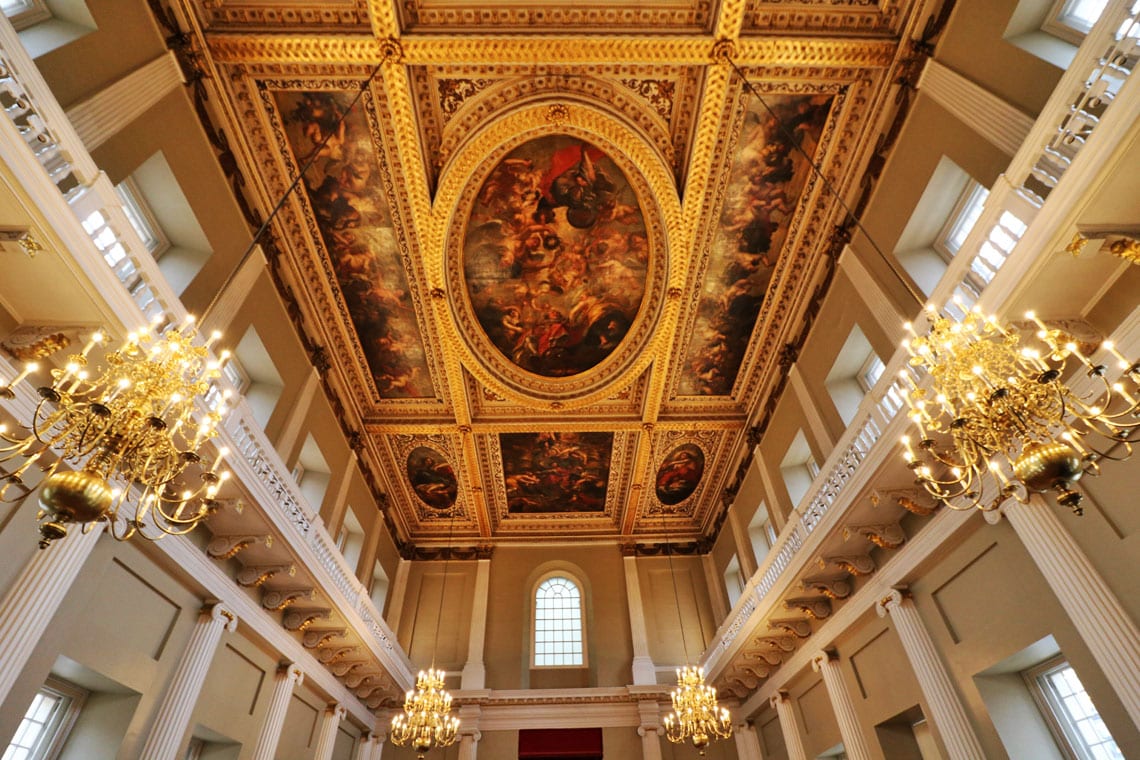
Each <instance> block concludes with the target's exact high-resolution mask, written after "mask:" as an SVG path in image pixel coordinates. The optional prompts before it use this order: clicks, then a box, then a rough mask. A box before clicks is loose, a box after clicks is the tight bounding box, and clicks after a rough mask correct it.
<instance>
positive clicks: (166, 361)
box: [0, 317, 229, 548]
mask: <svg viewBox="0 0 1140 760" xmlns="http://www.w3.org/2000/svg"><path fill="white" fill-rule="evenodd" d="M218 337H219V336H218V335H217V334H215V335H214V336H212V337H211V338H210V339H209V340H206V341H199V339H198V334H197V331H196V330H195V329H194V320H193V318H192V317H191V318H188V319H187V320H186V322H185V323H184V324H183V325H182V326H181V327H168V328H166V329H165V330H163V331H161V332H160V333H158V334H156V333H155V331H154V329H153V328H151V327H147V328H143V329H141V330H138V331H136V332H134V333H131V334H130V335H129V336H128V337H127V340H126V342H125V343H124V344H123V345H122V346H120V347H119V348H118V350H115V351H112V352H110V353H108V354H106V356H104V357H103V364H102V366H99V367H96V368H95V369H94V371H92V370H91V369H90V366H91V365H90V360H89V355H90V353H91V351H92V350H93V349H94V348H95V347H96V346H99V345H101V344H102V343H103V342H104V337H103V335H102V334H101V333H95V334H94V335H93V336H92V337H91V339H90V340H89V341H88V343H87V345H86V346H85V347H84V349H83V351H82V352H81V353H79V354H75V355H72V356H71V357H69V359H68V361H67V363H66V364H65V366H64V367H63V368H61V369H55V370H52V371H51V377H52V381H51V384H50V385H45V386H41V387H39V388H38V389H37V393H38V395H39V397H40V400H39V403H38V404H37V405H36V409H35V412H34V414H33V417H32V420H31V421H30V422H28V423H27V424H26V427H24V428H23V429H22V430H20V431H9V430H7V428H6V427H4V426H2V425H0V465H3V464H6V463H8V462H20V464H19V465H18V466H17V467H15V468H14V469H12V470H11V471H7V472H4V473H3V474H2V475H0V479H2V481H3V482H2V484H0V499H3V500H6V501H18V500H21V499H23V498H25V497H26V496H27V495H28V494H29V493H31V491H32V490H34V486H29V485H28V478H29V475H31V474H33V473H34V471H32V468H33V467H35V468H38V470H39V471H41V472H42V473H43V476H44V477H43V480H42V482H41V483H40V484H39V489H40V510H39V514H38V519H39V522H40V547H41V548H46V547H47V546H48V545H50V544H51V542H52V541H55V540H58V539H60V538H63V537H64V536H66V535H67V533H68V528H69V526H70V525H83V526H84V530H89V529H90V528H91V527H92V526H94V525H95V524H96V523H98V522H100V521H105V522H107V523H108V525H109V529H110V532H111V534H112V535H113V536H114V537H115V538H116V539H119V540H125V539H128V538H130V537H132V536H134V535H141V536H143V537H145V538H148V539H157V538H161V537H162V536H165V535H179V534H183V533H187V532H189V531H190V530H193V529H194V527H195V526H197V525H198V523H200V522H201V521H202V520H203V519H205V518H206V517H208V516H209V515H210V514H211V513H212V512H213V511H214V510H215V509H216V508H217V506H218V504H217V501H216V500H215V499H216V496H217V492H218V489H219V488H220V486H221V484H222V482H223V481H224V480H225V479H226V477H228V473H226V472H222V471H220V467H221V463H222V459H223V457H224V456H225V454H226V450H225V449H224V448H223V449H220V450H219V451H218V452H217V456H216V457H215V458H214V460H213V462H212V463H209V464H208V463H206V461H205V460H204V458H203V449H204V447H205V446H206V445H207V444H208V443H209V442H210V441H211V440H212V439H213V438H214V437H215V436H216V435H217V432H216V429H217V426H218V425H219V424H220V422H221V420H222V418H223V416H224V415H225V413H226V404H227V402H228V395H229V394H228V392H226V393H218V392H217V391H216V390H215V391H214V393H216V396H215V397H214V398H215V403H214V404H213V405H212V406H211V405H209V404H207V403H206V400H205V398H206V396H207V394H208V393H210V392H211V387H212V383H213V382H214V381H215V380H216V379H217V378H218V377H220V376H221V368H222V365H223V363H224V362H225V361H226V359H227V358H228V357H229V353H228V352H223V353H222V354H221V358H220V359H217V360H215V359H212V358H211V357H210V345H211V344H212V343H213V342H214V341H215V340H216V339H217V338H218ZM37 369H38V367H37V366H36V365H34V364H33V365H28V367H26V368H25V370H24V371H23V372H22V373H21V374H20V375H18V376H17V377H16V378H15V379H14V380H12V381H11V382H10V383H7V384H5V385H0V397H7V398H11V397H13V396H14V390H13V389H14V387H15V386H16V385H17V384H18V383H20V382H21V381H23V380H24V379H25V378H26V377H28V376H29V375H30V374H31V373H33V372H35V371H36V370H37ZM64 465H68V467H65V466H64Z"/></svg>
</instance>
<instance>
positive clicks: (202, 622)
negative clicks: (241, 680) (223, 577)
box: [139, 604, 237, 760]
mask: <svg viewBox="0 0 1140 760" xmlns="http://www.w3.org/2000/svg"><path fill="white" fill-rule="evenodd" d="M236 627H237V616H236V615H234V613H233V612H232V611H231V610H229V609H227V608H225V607H224V606H223V605H220V604H215V605H214V606H213V607H211V608H209V609H208V610H204V611H203V614H202V616H201V617H200V618H199V619H198V622H197V623H196V624H195V626H194V631H193V633H191V634H190V642H189V643H188V644H187V645H186V650H185V651H184V652H183V653H182V659H181V661H179V663H178V668H177V669H176V670H175V671H174V677H173V678H172V679H171V680H170V686H169V688H167V690H166V694H165V695H163V698H162V703H161V704H160V705H159V707H158V712H157V713H155V716H154V725H153V726H152V728H151V730H150V735H149V736H147V739H146V744H144V745H143V748H142V752H141V753H140V754H139V758H140V760H174V758H176V757H177V756H178V750H179V747H180V746H181V745H182V738H183V737H184V736H185V735H186V731H187V729H189V728H190V717H191V716H192V715H193V714H194V706H195V705H196V704H198V695H199V694H201V693H202V685H203V684H205V683H206V674H207V673H208V672H209V670H210V663H211V662H212V661H213V659H214V652H216V651H217V649H218V642H219V641H220V640H221V638H222V633H223V632H224V631H227V630H229V631H233V630H234V629H235V628H236Z"/></svg>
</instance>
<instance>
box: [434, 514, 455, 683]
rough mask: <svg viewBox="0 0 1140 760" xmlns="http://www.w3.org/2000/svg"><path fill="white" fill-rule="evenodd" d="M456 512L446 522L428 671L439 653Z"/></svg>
mask: <svg viewBox="0 0 1140 760" xmlns="http://www.w3.org/2000/svg"><path fill="white" fill-rule="evenodd" d="M458 511H459V508H458V507H452V508H451V519H450V520H448V521H447V546H446V547H445V548H444V550H443V551H444V554H443V583H442V584H440V589H439V608H438V609H437V610H436V614H435V641H433V642H432V646H431V668H429V670H435V653H436V652H437V651H439V629H440V628H442V627H443V600H444V598H445V597H446V596H447V566H448V564H449V563H450V562H451V536H452V534H453V533H454V531H455V514H456V513H457V512H458Z"/></svg>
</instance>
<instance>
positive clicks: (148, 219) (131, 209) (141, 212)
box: [115, 177, 170, 259]
mask: <svg viewBox="0 0 1140 760" xmlns="http://www.w3.org/2000/svg"><path fill="white" fill-rule="evenodd" d="M115 193H116V194H117V195H118V196H119V200H120V201H122V203H123V213H124V214H126V215H127V221H128V222H130V223H131V226H132V227H134V228H135V232H137V233H138V236H139V237H140V238H142V241H143V244H144V245H145V246H146V249H147V250H148V251H150V253H151V255H152V256H154V258H156V259H157V258H158V257H159V256H160V255H162V253H163V252H164V251H166V250H167V249H168V248H170V241H169V240H168V239H167V237H166V235H165V234H163V232H162V227H161V226H159V223H158V220H156V219H155V218H154V213H153V212H151V210H150V207H148V206H147V204H146V202H145V201H144V200H143V197H142V193H141V192H140V191H139V189H138V186H137V185H135V182H134V180H132V179H131V178H130V177H127V178H126V179H125V180H123V181H122V182H120V183H119V184H117V185H115Z"/></svg>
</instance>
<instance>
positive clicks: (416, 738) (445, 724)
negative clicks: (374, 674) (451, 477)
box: [388, 507, 459, 759]
mask: <svg viewBox="0 0 1140 760" xmlns="http://www.w3.org/2000/svg"><path fill="white" fill-rule="evenodd" d="M458 512H459V508H458V507H452V512H451V518H450V520H449V522H448V527H447V546H446V547H445V549H444V552H445V553H444V557H443V583H442V584H441V585H440V591H439V607H438V608H437V612H436V620H435V637H434V641H433V643H432V652H431V666H430V667H429V668H428V669H427V670H426V671H424V670H421V671H420V672H419V674H418V675H417V676H416V687H415V688H414V689H412V690H410V691H408V692H407V694H406V695H405V697H404V709H403V711H402V712H399V713H397V714H396V715H394V716H393V717H392V727H391V729H389V732H388V735H389V737H390V738H391V740H392V743H393V744H395V745H396V746H399V747H404V746H410V747H411V748H412V749H413V750H414V751H415V752H416V757H417V758H421V759H422V758H423V757H424V756H425V754H426V753H427V752H428V751H429V750H431V749H433V748H435V747H447V746H450V745H452V744H454V743H455V740H456V739H457V738H458V736H459V718H457V717H455V716H454V715H452V714H451V694H450V693H449V692H448V691H447V687H446V685H445V683H444V679H445V678H446V677H447V674H446V673H445V672H444V671H443V670H442V669H440V670H436V667H435V657H436V652H437V651H438V650H439V632H440V629H441V628H442V627H443V601H444V599H445V598H446V596H447V567H448V564H449V563H450V562H451V538H452V535H453V534H454V531H455V517H456V515H457V514H458ZM422 585H423V584H422V581H421V589H422ZM422 606H423V605H422V604H417V605H416V614H415V617H413V619H412V635H415V630H416V623H417V621H418V620H419V611H420V607H422Z"/></svg>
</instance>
